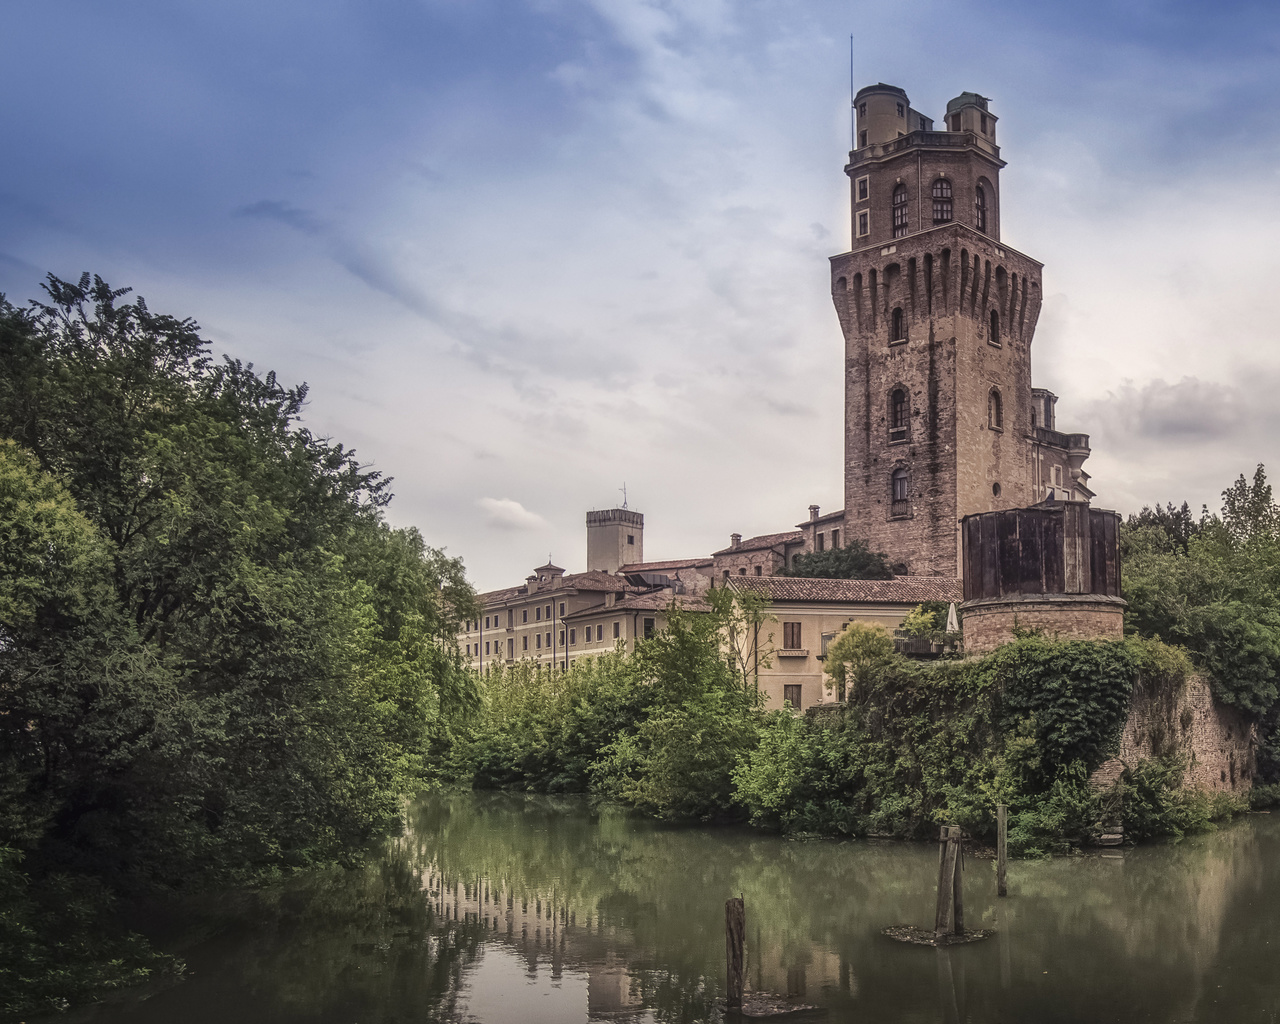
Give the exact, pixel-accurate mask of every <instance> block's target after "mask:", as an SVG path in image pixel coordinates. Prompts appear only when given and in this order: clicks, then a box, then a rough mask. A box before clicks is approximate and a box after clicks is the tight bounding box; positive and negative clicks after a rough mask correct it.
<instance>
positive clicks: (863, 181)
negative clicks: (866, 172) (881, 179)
mask: <svg viewBox="0 0 1280 1024" xmlns="http://www.w3.org/2000/svg"><path fill="white" fill-rule="evenodd" d="M870 197H871V179H870V177H862V178H859V179H858V202H860V203H865V202H866V201H867V200H868V199H869V198H870Z"/></svg>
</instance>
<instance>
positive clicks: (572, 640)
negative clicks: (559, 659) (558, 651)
mask: <svg viewBox="0 0 1280 1024" xmlns="http://www.w3.org/2000/svg"><path fill="white" fill-rule="evenodd" d="M577 642H578V631H577V630H576V629H571V630H569V646H570V647H573V646H574V645H575V644H576V643H577Z"/></svg>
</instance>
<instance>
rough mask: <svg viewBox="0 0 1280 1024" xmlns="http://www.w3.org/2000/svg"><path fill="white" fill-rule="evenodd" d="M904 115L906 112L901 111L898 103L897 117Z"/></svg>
mask: <svg viewBox="0 0 1280 1024" xmlns="http://www.w3.org/2000/svg"><path fill="white" fill-rule="evenodd" d="M905 113H906V112H905V111H904V110H903V109H902V104H901V103H899V104H898V116H899V117H903V116H905Z"/></svg>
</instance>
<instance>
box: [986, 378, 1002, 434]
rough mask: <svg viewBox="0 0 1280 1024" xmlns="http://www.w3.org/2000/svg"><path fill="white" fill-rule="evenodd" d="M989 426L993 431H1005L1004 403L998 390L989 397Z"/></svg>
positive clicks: (993, 389)
mask: <svg viewBox="0 0 1280 1024" xmlns="http://www.w3.org/2000/svg"><path fill="white" fill-rule="evenodd" d="M987 426H988V427H990V428H991V429H992V430H1004V402H1003V400H1001V398H1000V392H999V390H997V389H996V388H992V389H991V394H990V395H988V396H987Z"/></svg>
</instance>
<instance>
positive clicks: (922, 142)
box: [852, 131, 1000, 163]
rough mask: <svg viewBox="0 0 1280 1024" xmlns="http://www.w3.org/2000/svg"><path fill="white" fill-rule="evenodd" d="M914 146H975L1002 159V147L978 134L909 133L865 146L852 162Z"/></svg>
mask: <svg viewBox="0 0 1280 1024" xmlns="http://www.w3.org/2000/svg"><path fill="white" fill-rule="evenodd" d="M912 146H928V147H930V148H933V149H937V148H947V149H963V148H964V147H966V146H975V147H977V148H978V149H981V150H982V151H983V152H986V153H990V154H991V155H992V156H994V157H995V158H996V159H997V160H998V159H1000V147H999V146H997V145H996V144H995V143H993V142H988V141H987V140H986V139H984V138H981V137H980V136H978V134H977V133H976V132H924V131H915V132H908V133H907V134H906V135H903V136H901V137H899V138H896V139H892V140H890V141H889V142H881V143H877V144H875V145H871V146H863V147H861V148H860V149H855V150H854V151H853V156H852V162H853V163H859V162H860V161H862V160H865V159H867V158H868V157H873V156H887V155H888V154H890V153H901V152H902V151H903V150H904V149H910V148H911V147H912Z"/></svg>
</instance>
